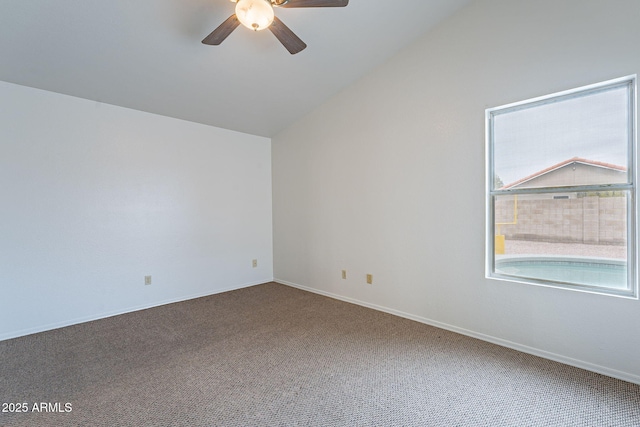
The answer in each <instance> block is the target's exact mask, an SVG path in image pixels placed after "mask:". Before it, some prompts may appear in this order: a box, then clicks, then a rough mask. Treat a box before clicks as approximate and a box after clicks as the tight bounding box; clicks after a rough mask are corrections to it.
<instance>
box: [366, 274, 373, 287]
mask: <svg viewBox="0 0 640 427" xmlns="http://www.w3.org/2000/svg"><path fill="white" fill-rule="evenodd" d="M367 283H368V284H370V285H372V284H373V275H372V274H367Z"/></svg>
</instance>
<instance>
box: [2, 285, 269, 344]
mask: <svg viewBox="0 0 640 427" xmlns="http://www.w3.org/2000/svg"><path fill="white" fill-rule="evenodd" d="M271 280H272V279H269V280H262V281H260V282H255V283H254V282H250V283H244V284H241V285H235V286H231V287H228V288H223V289H216V290H215V291H208V292H203V293H198V294H192V295H186V296H181V297H177V298H172V299H168V300H163V301H158V302H153V303H149V304H143V305H139V306H134V307H127V308H125V309H122V310H115V311H108V312H104V313H100V314H96V315H91V316H86V317H79V318H75V319H69V320H65V321H62V322H56V323H50V324H46V325H41V326H36V327H34V328H27V329H21V330H18V331H12V332H9V333H5V334H0V341H4V340H8V339H12V338H18V337H22V336H25V335H31V334H36V333H38V332H45V331H50V330H52V329H58V328H64V327H65V326H71V325H77V324H79V323H85V322H91V321H94V320H100V319H105V318H107V317H113V316H119V315H120V314H126V313H131V312H134V311H139V310H146V309H148V308H153V307H160V306H162V305H167V304H173V303H174V302H181V301H187V300H190V299H195V298H202V297H207V296H209V295H215V294H221V293H223V292H229V291H235V290H237V289H242V288H248V287H250V286H255V285H260V284H262V283H266V282H269V281H271Z"/></svg>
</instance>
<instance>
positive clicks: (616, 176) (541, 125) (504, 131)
mask: <svg viewBox="0 0 640 427" xmlns="http://www.w3.org/2000/svg"><path fill="white" fill-rule="evenodd" d="M629 97H630V91H629V86H628V85H623V86H614V87H612V88H606V89H603V90H600V91H596V92H590V93H589V92H587V93H586V94H581V95H574V96H572V97H564V98H556V99H550V100H547V101H544V102H542V103H534V104H532V105H531V106H520V107H514V108H512V109H505V110H502V111H496V112H494V113H493V121H492V125H493V128H492V132H493V160H494V173H495V184H494V188H495V189H499V188H505V189H506V188H534V187H535V188H540V187H560V186H569V185H598V184H608V183H626V182H628V181H629V175H628V173H627V165H628V163H629V162H628V155H629V148H628V147H629V140H630V139H629V120H630V117H629V112H628V111H629Z"/></svg>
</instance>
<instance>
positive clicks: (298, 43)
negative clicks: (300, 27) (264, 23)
mask: <svg viewBox="0 0 640 427" xmlns="http://www.w3.org/2000/svg"><path fill="white" fill-rule="evenodd" d="M269 29H270V30H271V32H272V33H273V35H274V36H276V38H277V39H278V40H280V43H282V45H283V46H284V47H286V48H287V50H288V51H289V53H290V54H292V55H295V54H296V53H298V52H300V51H301V50H303V49H304V48H305V47H307V45H306V44H305V42H303V41H302V40H300V38H299V37H298V36H296V35H295V34H294V33H293V31H291V30H290V29H289V27H287V26H286V25H284V23H283V22H282V21H281V20H279V19H278V17H277V16H276V17H274V18H273V22H272V23H271V25H269Z"/></svg>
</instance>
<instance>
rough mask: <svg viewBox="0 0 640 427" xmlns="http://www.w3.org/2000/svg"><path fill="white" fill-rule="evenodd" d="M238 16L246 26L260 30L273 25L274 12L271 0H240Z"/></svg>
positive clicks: (237, 10) (237, 9)
mask: <svg viewBox="0 0 640 427" xmlns="http://www.w3.org/2000/svg"><path fill="white" fill-rule="evenodd" d="M236 16H237V17H238V21H240V23H241V24H242V25H244V26H245V27H247V28H249V29H250V30H254V31H260V30H264V29H265V28H267V27H268V26H269V25H271V23H272V22H273V18H274V13H273V7H272V6H271V2H270V1H269V0H238V2H237V3H236Z"/></svg>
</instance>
